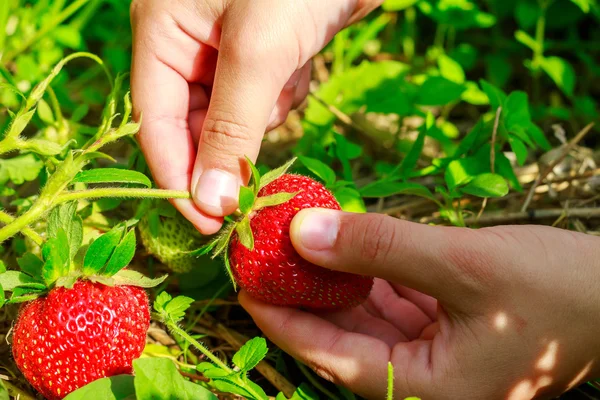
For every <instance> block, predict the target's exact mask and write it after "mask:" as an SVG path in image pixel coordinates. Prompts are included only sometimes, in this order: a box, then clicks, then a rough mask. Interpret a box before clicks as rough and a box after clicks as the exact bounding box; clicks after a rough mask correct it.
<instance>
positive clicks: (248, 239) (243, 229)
mask: <svg viewBox="0 0 600 400" xmlns="http://www.w3.org/2000/svg"><path fill="white" fill-rule="evenodd" d="M235 231H236V232H237V234H238V238H239V240H240V242H241V243H242V245H243V246H244V247H246V248H247V249H248V250H250V251H252V250H253V249H254V235H253V234H252V228H251V227H250V219H249V218H248V216H245V217H244V218H243V219H242V220H241V221H240V222H238V223H237V224H236V225H235Z"/></svg>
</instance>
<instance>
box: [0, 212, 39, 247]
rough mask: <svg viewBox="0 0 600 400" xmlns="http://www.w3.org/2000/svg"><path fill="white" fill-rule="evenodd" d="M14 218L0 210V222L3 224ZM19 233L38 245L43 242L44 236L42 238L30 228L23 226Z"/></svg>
mask: <svg viewBox="0 0 600 400" xmlns="http://www.w3.org/2000/svg"><path fill="white" fill-rule="evenodd" d="M14 220H15V217H13V216H12V215H10V214H8V213H5V212H4V211H1V210H0V222H2V223H3V224H10V223H11V222H13V221H14ZM21 233H22V234H23V235H25V236H27V237H28V238H29V239H31V240H33V241H34V242H35V244H37V245H38V246H41V245H43V244H44V238H42V236H41V235H40V234H39V233H37V232H36V231H34V230H33V229H31V228H25V229H23V230H22V231H21Z"/></svg>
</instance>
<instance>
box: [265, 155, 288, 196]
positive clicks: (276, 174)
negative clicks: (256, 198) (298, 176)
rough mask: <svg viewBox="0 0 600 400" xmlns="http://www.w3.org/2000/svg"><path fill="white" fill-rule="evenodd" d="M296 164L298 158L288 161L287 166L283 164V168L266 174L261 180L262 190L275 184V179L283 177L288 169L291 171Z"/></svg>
mask: <svg viewBox="0 0 600 400" xmlns="http://www.w3.org/2000/svg"><path fill="white" fill-rule="evenodd" d="M295 162H296V157H294V158H292V159H291V160H289V161H287V162H286V163H285V164H283V165H282V166H281V167H278V168H275V169H273V170H271V171H269V172H267V173H266V174H264V175H263V176H262V177H261V178H260V189H262V188H264V187H265V186H267V185H268V184H269V183H271V182H273V181H274V180H275V179H277V178H279V177H280V176H282V175H283V174H285V173H286V172H287V171H288V169H290V167H291V166H292V165H293V164H294V163H295Z"/></svg>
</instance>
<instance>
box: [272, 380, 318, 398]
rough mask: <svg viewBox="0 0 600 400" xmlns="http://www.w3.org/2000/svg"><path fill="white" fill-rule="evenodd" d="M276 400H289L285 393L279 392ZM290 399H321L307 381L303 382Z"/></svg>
mask: <svg viewBox="0 0 600 400" xmlns="http://www.w3.org/2000/svg"><path fill="white" fill-rule="evenodd" d="M275 400H288V399H287V397H285V396H284V394H283V393H281V392H280V393H278V394H277V397H275ZM289 400H319V395H318V394H317V393H316V392H315V391H313V390H312V389H311V388H310V386H308V385H307V384H306V383H301V384H300V386H298V387H297V388H296V391H295V392H294V394H293V395H292V397H290V399H289Z"/></svg>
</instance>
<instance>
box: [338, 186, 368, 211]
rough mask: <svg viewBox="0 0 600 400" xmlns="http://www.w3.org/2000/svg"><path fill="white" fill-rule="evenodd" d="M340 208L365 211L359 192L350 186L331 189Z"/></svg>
mask: <svg viewBox="0 0 600 400" xmlns="http://www.w3.org/2000/svg"><path fill="white" fill-rule="evenodd" d="M333 195H334V196H335V198H336V199H337V201H338V202H339V203H340V207H342V210H344V211H347V212H354V213H365V212H367V208H366V206H365V202H364V201H363V198H362V196H361V195H360V192H359V191H358V190H356V189H354V188H351V187H340V188H337V189H335V190H334V191H333Z"/></svg>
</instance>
